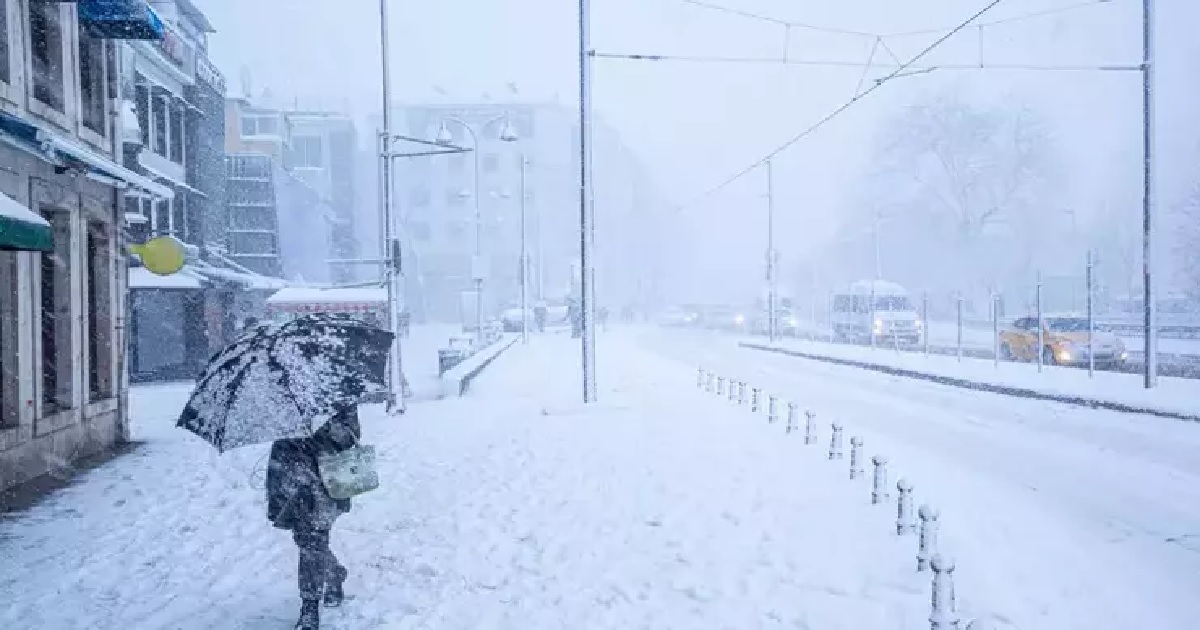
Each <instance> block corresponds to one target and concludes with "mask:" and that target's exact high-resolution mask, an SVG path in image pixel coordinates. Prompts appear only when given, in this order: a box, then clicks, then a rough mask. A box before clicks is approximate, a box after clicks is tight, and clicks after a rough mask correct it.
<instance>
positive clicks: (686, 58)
mask: <svg viewBox="0 0 1200 630" xmlns="http://www.w3.org/2000/svg"><path fill="white" fill-rule="evenodd" d="M881 47H882V48H883V49H884V50H886V51H887V52H888V54H889V55H890V56H893V57H895V53H894V52H893V51H892V49H891V48H890V47H888V46H887V45H883V46H881ZM876 56H877V55H876ZM592 57H595V58H596V59H611V60H622V61H674V62H683V63H727V64H759V65H780V66H808V67H827V68H893V69H894V68H903V69H905V70H908V71H913V72H916V71H923V72H929V71H932V70H1012V71H1022V72H1028V71H1044V72H1098V71H1111V70H1119V71H1129V70H1136V69H1137V68H1138V66H1136V65H1130V64H1124V65H1121V64H1117V65H1083V64H1080V65H1072V64H1061V65H1053V64H1024V63H983V64H979V63H940V64H936V65H928V66H918V65H915V64H905V63H904V62H902V61H895V62H884V61H850V60H844V59H784V58H783V57H723V56H707V55H656V54H645V53H618V52H602V51H594V52H592ZM880 80H881V81H886V80H887V77H885V78H883V79H880Z"/></svg>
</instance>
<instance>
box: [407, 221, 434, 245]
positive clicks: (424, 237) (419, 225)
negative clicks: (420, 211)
mask: <svg viewBox="0 0 1200 630" xmlns="http://www.w3.org/2000/svg"><path fill="white" fill-rule="evenodd" d="M408 231H409V234H411V235H412V237H413V240H415V241H421V242H425V241H428V240H429V236H430V230H429V224H428V223H426V222H424V221H409V222H408Z"/></svg>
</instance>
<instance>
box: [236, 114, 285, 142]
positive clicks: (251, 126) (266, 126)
mask: <svg viewBox="0 0 1200 630" xmlns="http://www.w3.org/2000/svg"><path fill="white" fill-rule="evenodd" d="M278 135H279V120H278V119H277V118H276V117H275V116H262V115H257V116H256V115H246V116H242V137H243V138H246V137H250V136H278Z"/></svg>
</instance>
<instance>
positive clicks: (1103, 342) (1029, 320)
mask: <svg viewBox="0 0 1200 630" xmlns="http://www.w3.org/2000/svg"><path fill="white" fill-rule="evenodd" d="M1042 323H1043V326H1042V335H1041V336H1042V339H1041V341H1042V344H1041V347H1039V346H1038V318H1037V317H1022V318H1019V319H1017V320H1015V321H1014V322H1013V323H1012V324H1011V325H1010V326H1007V327H1005V328H1004V329H1003V330H1001V331H1000V339H999V342H1000V357H1001V358H1003V359H1005V360H1008V361H1036V360H1037V358H1038V354H1039V353H1040V354H1041V356H1042V362H1043V363H1046V364H1047V365H1087V364H1088V320H1087V318H1086V317H1082V316H1079V315H1071V314H1065V315H1043V316H1042ZM1092 334H1093V336H1092V346H1093V350H1094V352H1095V364H1096V365H1097V366H1100V367H1115V366H1119V365H1122V364H1123V363H1125V361H1126V360H1128V359H1129V353H1128V352H1126V350H1125V344H1124V343H1122V342H1121V339H1120V338H1119V337H1117V336H1116V335H1114V334H1112V333H1110V332H1104V331H1100V330H1097V331H1094V332H1093V333H1092Z"/></svg>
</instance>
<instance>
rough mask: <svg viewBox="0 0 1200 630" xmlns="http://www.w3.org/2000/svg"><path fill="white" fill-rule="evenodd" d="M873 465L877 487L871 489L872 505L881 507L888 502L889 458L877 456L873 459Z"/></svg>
mask: <svg viewBox="0 0 1200 630" xmlns="http://www.w3.org/2000/svg"><path fill="white" fill-rule="evenodd" d="M871 463H872V464H875V485H874V487H873V488H872V489H871V503H872V504H873V505H879V504H880V503H883V502H884V501H887V500H888V489H887V458H886V457H884V456H883V455H876V456H875V457H872V458H871Z"/></svg>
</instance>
